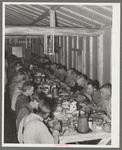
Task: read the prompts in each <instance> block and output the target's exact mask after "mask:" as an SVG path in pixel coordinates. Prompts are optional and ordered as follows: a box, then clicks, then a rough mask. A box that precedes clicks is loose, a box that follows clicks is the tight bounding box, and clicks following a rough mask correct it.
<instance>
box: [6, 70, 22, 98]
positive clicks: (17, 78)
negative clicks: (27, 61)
mask: <svg viewBox="0 0 122 150" xmlns="http://www.w3.org/2000/svg"><path fill="white" fill-rule="evenodd" d="M24 76H25V74H24V72H23V71H22V70H21V71H18V72H17V73H16V74H15V75H14V77H13V80H12V82H11V85H10V87H9V92H10V98H11V97H12V96H13V93H14V91H15V86H16V85H17V84H19V83H20V82H21V81H22V80H23V78H24Z"/></svg>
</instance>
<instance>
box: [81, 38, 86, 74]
mask: <svg viewBox="0 0 122 150" xmlns="http://www.w3.org/2000/svg"><path fill="white" fill-rule="evenodd" d="M82 59H83V69H82V70H83V74H85V75H86V37H84V38H83V57H82Z"/></svg>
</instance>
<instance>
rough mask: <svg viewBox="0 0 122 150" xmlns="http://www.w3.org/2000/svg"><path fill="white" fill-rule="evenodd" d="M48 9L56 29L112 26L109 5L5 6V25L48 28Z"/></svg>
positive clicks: (110, 7)
mask: <svg viewBox="0 0 122 150" xmlns="http://www.w3.org/2000/svg"><path fill="white" fill-rule="evenodd" d="M50 9H51V10H54V11H55V16H56V18H55V20H56V23H55V24H56V27H68V28H87V29H94V28H97V29H98V28H101V27H106V26H111V25H112V12H113V11H112V10H113V9H112V6H111V5H98V4H97V5H80V4H78V5H42V4H37V3H36V4H17V3H16V4H5V25H9V26H10V25H11V26H41V27H50V13H49V12H50Z"/></svg>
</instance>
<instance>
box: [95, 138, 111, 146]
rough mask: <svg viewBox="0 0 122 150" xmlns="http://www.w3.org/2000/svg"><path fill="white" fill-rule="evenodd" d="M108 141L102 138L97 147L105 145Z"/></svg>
mask: <svg viewBox="0 0 122 150" xmlns="http://www.w3.org/2000/svg"><path fill="white" fill-rule="evenodd" d="M110 140H111V139H110V138H103V139H102V140H101V141H100V142H99V143H98V144H97V145H107V143H108V142H109V141H110Z"/></svg>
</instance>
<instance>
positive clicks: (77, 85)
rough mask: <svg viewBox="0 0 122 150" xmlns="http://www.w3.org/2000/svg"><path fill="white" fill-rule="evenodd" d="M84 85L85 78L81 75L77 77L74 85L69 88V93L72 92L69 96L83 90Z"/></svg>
mask: <svg viewBox="0 0 122 150" xmlns="http://www.w3.org/2000/svg"><path fill="white" fill-rule="evenodd" d="M85 85H86V79H85V77H84V76H83V75H82V74H80V75H78V77H77V79H76V83H75V85H74V86H73V87H71V89H70V91H71V92H72V93H71V94H73V93H76V92H77V91H81V90H83V88H84V87H85Z"/></svg>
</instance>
